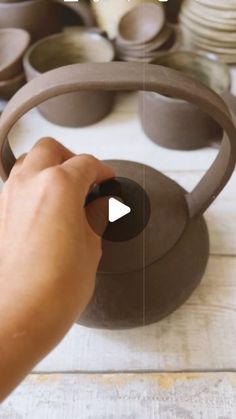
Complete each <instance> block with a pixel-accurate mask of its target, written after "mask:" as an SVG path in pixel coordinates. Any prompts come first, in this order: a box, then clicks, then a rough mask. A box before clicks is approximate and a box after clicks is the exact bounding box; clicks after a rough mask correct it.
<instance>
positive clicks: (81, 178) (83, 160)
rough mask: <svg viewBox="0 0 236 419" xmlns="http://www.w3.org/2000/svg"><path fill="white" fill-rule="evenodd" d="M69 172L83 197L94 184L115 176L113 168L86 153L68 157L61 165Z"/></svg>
mask: <svg viewBox="0 0 236 419" xmlns="http://www.w3.org/2000/svg"><path fill="white" fill-rule="evenodd" d="M61 166H62V167H63V169H64V170H66V171H67V172H69V173H70V175H71V176H72V177H73V178H74V180H75V181H78V182H79V185H80V188H82V190H83V195H84V196H83V197H84V198H85V197H86V196H87V194H88V192H89V190H90V189H91V187H92V186H93V185H94V184H98V183H101V182H103V181H105V180H108V179H111V178H113V177H114V176H115V173H114V170H113V169H112V168H111V167H110V166H108V165H107V164H105V163H103V162H102V161H100V160H98V159H96V158H95V157H94V156H91V155H88V154H81V155H78V156H74V157H72V158H71V159H68V160H67V161H65V162H64V163H62V165H61Z"/></svg>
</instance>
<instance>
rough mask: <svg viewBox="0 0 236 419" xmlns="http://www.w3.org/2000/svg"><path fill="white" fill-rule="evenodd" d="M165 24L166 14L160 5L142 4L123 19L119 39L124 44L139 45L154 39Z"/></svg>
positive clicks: (119, 28) (119, 27)
mask: <svg viewBox="0 0 236 419" xmlns="http://www.w3.org/2000/svg"><path fill="white" fill-rule="evenodd" d="M164 24H165V14H164V10H163V7H162V6H161V5H160V4H152V3H146V4H140V5H138V6H136V7H134V8H133V9H131V10H130V11H129V12H128V13H126V14H125V15H124V16H123V18H122V19H121V21H120V23H119V26H118V37H117V38H118V39H119V40H120V42H122V43H127V44H132V45H137V44H143V43H145V42H149V41H151V40H152V39H154V38H155V37H156V36H157V35H158V34H159V33H160V32H161V30H162V28H163V26H164Z"/></svg>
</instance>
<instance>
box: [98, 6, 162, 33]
mask: <svg viewBox="0 0 236 419" xmlns="http://www.w3.org/2000/svg"><path fill="white" fill-rule="evenodd" d="M143 3H154V4H156V3H157V2H156V0H131V1H127V0H118V1H117V0H102V1H98V2H95V1H92V2H91V6H92V10H93V11H94V14H95V16H96V19H97V23H98V25H99V27H100V28H102V29H103V30H105V31H106V32H107V33H108V35H109V37H110V38H111V39H113V38H115V37H116V36H117V29H118V24H119V21H120V19H121V18H122V17H123V16H124V14H125V13H126V12H128V11H129V10H131V9H132V8H133V7H135V6H137V5H139V4H143Z"/></svg>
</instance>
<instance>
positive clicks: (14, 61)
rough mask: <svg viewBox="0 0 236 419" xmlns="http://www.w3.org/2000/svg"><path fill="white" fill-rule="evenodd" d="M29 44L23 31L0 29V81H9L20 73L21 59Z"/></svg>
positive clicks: (27, 34) (28, 37)
mask: <svg viewBox="0 0 236 419" xmlns="http://www.w3.org/2000/svg"><path fill="white" fill-rule="evenodd" d="M29 44H30V35H29V33H28V32H26V31H24V30H23V29H16V28H9V29H0V81H1V80H9V79H11V78H13V77H14V76H16V75H17V74H19V73H20V72H21V71H22V59H23V55H24V53H25V51H26V50H27V48H28V46H29Z"/></svg>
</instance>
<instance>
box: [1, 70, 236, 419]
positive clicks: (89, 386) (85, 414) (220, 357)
mask: <svg viewBox="0 0 236 419" xmlns="http://www.w3.org/2000/svg"><path fill="white" fill-rule="evenodd" d="M234 72H235V76H236V70H235V71H234ZM235 78H236V77H235ZM234 91H235V92H236V81H235V86H234ZM43 136H52V137H54V138H56V139H58V140H59V141H61V142H62V143H64V144H65V145H66V146H68V147H69V148H71V149H72V150H73V151H75V152H77V153H81V152H87V153H92V154H94V155H96V156H97V157H99V158H104V159H106V158H116V159H119V158H123V159H126V160H128V159H132V160H135V161H138V162H142V163H146V164H148V165H150V166H153V167H155V168H157V169H158V170H161V171H163V172H164V173H165V174H167V175H168V176H170V177H172V178H173V179H175V180H177V181H178V182H179V183H181V184H182V185H183V186H184V187H186V188H187V189H191V188H192V187H193V185H195V184H196V182H197V180H198V179H199V178H200V177H201V176H202V175H203V173H204V171H205V170H206V169H207V168H208V167H209V165H210V163H211V162H212V160H213V159H214V157H215V155H216V150H213V149H204V150H199V151H195V152H177V151H170V150H165V149H162V148H160V147H158V146H156V145H154V144H153V143H152V142H151V141H150V140H149V139H148V138H146V137H145V135H144V134H143V133H142V130H141V127H140V124H139V120H138V116H137V96H136V94H122V95H120V96H119V97H118V98H117V104H116V107H115V110H114V112H113V114H112V115H110V116H109V117H107V118H106V119H105V120H104V121H102V122H100V123H99V124H96V125H95V126H93V127H89V128H86V129H76V130H75V129H65V128H60V127H56V126H54V125H52V124H50V123H48V122H46V121H45V120H44V119H43V118H42V117H41V116H40V115H39V114H38V112H37V111H36V110H33V111H32V112H30V113H29V114H28V115H27V116H25V117H24V118H23V119H22V120H20V121H19V122H18V124H17V125H16V126H15V127H14V129H13V130H12V133H11V144H12V147H13V148H14V150H15V152H16V154H17V155H19V154H21V153H22V152H23V151H27V150H29V148H30V147H31V145H33V144H34V143H35V141H36V140H37V139H38V138H39V137H43ZM235 140H236V139H235ZM206 219H207V222H208V226H209V230H210V238H211V255H210V260H209V265H208V268H207V272H206V274H205V276H204V279H203V281H202V283H201V285H200V286H199V287H198V289H197V290H196V291H195V292H194V294H193V295H192V297H191V298H190V299H189V300H188V301H187V302H186V304H185V305H184V306H182V307H181V308H180V309H179V310H177V311H176V312H175V313H174V314H172V315H171V316H169V317H168V318H166V319H165V320H163V321H161V322H160V323H158V324H154V325H151V326H148V327H145V328H140V329H135V330H129V331H118V332H117V331H115V332H114V331H102V330H90V329H87V328H84V327H81V326H78V325H76V326H74V327H73V328H72V329H71V331H70V332H69V333H68V335H67V336H66V337H65V339H64V340H63V342H62V343H61V344H60V345H59V346H58V347H57V348H56V349H55V350H54V351H53V353H51V354H50V355H49V356H48V357H47V358H46V359H44V360H43V361H42V362H41V363H40V364H39V365H38V366H37V367H36V368H35V370H34V372H33V373H32V374H31V375H30V376H29V377H28V378H27V379H26V380H25V381H24V383H22V385H20V386H19V388H18V389H17V390H16V391H15V392H14V393H13V394H12V395H11V396H10V397H9V398H8V399H7V400H6V401H5V403H4V404H3V405H2V406H1V407H0V419H65V418H66V419H84V418H91V419H98V418H99V419H116V418H117V419H121V418H122V419H137V418H140V419H158V418H160V419H174V418H176V419H235V418H236V173H235V174H234V176H233V178H232V179H231V181H230V182H229V184H228V186H227V187H226V188H225V190H224V191H223V193H222V194H221V195H220V197H219V198H218V199H217V200H216V202H215V203H214V205H213V206H212V207H211V208H210V209H209V211H208V212H207V214H206ZM1 379H2V377H1Z"/></svg>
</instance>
